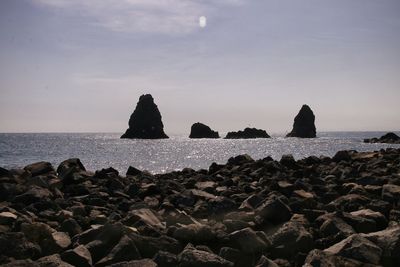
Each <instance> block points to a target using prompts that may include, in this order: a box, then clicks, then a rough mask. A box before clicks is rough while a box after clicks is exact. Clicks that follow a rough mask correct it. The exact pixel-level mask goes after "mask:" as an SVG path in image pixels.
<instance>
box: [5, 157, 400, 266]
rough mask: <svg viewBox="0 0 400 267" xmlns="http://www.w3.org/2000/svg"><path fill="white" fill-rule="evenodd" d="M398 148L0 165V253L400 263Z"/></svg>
mask: <svg viewBox="0 0 400 267" xmlns="http://www.w3.org/2000/svg"><path fill="white" fill-rule="evenodd" d="M399 159H400V149H386V150H380V151H376V152H363V153H357V152H355V151H340V152H338V153H337V154H336V155H335V156H334V157H332V158H329V157H323V156H321V157H316V156H311V157H307V158H304V159H301V160H295V159H294V158H293V156H291V155H285V156H283V157H282V158H281V160H279V161H276V160H273V159H272V158H271V157H266V158H264V159H260V160H254V159H252V158H251V157H250V156H248V155H240V156H236V157H232V158H230V159H229V160H228V162H227V163H226V164H216V163H213V164H211V166H210V167H209V169H207V170H197V171H196V170H192V169H188V168H186V169H184V170H182V171H176V172H171V173H166V174H157V175H152V174H150V173H148V172H146V171H141V170H138V169H136V168H134V167H131V168H129V170H128V172H127V174H126V175H121V174H120V173H119V172H118V171H117V170H115V169H113V168H106V169H102V170H99V171H96V172H91V171H88V170H86V168H85V167H84V164H82V162H81V161H80V160H79V159H69V160H66V161H64V162H62V163H61V164H60V165H59V166H58V168H55V167H53V166H52V164H50V163H48V162H38V163H34V164H30V165H28V166H26V167H25V168H22V169H13V170H7V169H3V168H0V265H1V266H8V267H11V266H19V267H31V266H33V267H43V266H66V267H68V266H84V267H85V266H88V267H90V266H114V267H116V266H143V267H144V266H151V267H155V266H161V267H166V266H217V267H233V266H246V267H247V266H248V267H254V266H257V267H258V266H307V267H308V266H310V267H311V266H351V267H353V266H354V267H355V266H388V267H397V266H400V253H399V244H400V223H399V222H400V209H399V200H400V164H399V163H400V162H399Z"/></svg>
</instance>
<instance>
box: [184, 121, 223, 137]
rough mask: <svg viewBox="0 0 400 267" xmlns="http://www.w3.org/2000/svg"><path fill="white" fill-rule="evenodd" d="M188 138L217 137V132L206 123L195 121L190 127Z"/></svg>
mask: <svg viewBox="0 0 400 267" xmlns="http://www.w3.org/2000/svg"><path fill="white" fill-rule="evenodd" d="M189 138H219V134H218V132H215V131H213V130H211V128H210V127H208V126H207V125H205V124H202V123H200V122H196V123H195V124H193V125H192V127H191V129H190V135H189Z"/></svg>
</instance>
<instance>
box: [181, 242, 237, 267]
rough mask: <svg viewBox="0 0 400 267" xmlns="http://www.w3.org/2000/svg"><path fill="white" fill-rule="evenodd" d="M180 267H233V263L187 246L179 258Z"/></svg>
mask: <svg viewBox="0 0 400 267" xmlns="http://www.w3.org/2000/svg"><path fill="white" fill-rule="evenodd" d="M178 261H179V266H180V267H233V263H232V262H230V261H227V260H225V259H224V258H221V257H220V256H218V255H215V254H212V253H209V252H206V251H202V250H197V249H195V248H194V247H192V246H191V245H188V246H186V248H185V249H184V250H183V251H182V253H181V254H179V256H178Z"/></svg>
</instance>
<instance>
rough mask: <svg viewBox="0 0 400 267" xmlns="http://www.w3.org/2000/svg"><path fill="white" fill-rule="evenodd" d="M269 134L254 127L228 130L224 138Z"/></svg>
mask: <svg viewBox="0 0 400 267" xmlns="http://www.w3.org/2000/svg"><path fill="white" fill-rule="evenodd" d="M270 137H271V136H269V135H268V133H267V132H266V131H265V130H261V129H256V128H245V129H244V130H243V131H237V132H228V133H227V134H226V137H225V139H252V138H270Z"/></svg>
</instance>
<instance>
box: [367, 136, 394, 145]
mask: <svg viewBox="0 0 400 267" xmlns="http://www.w3.org/2000/svg"><path fill="white" fill-rule="evenodd" d="M364 143H387V144H400V136H398V135H397V134H395V133H387V134H385V135H383V136H381V137H380V138H371V139H364Z"/></svg>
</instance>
